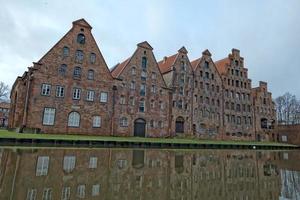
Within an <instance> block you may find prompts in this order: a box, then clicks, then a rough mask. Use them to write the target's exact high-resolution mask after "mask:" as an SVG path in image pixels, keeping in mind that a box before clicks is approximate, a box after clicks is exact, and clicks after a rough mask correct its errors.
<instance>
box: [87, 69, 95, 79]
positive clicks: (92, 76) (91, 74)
mask: <svg viewBox="0 0 300 200" xmlns="http://www.w3.org/2000/svg"><path fill="white" fill-rule="evenodd" d="M87 79H89V80H94V70H92V69H90V70H89V71H88V76H87Z"/></svg>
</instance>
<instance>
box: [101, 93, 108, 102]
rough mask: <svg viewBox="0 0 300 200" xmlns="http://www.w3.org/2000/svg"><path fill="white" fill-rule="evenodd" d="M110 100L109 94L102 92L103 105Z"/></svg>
mask: <svg viewBox="0 0 300 200" xmlns="http://www.w3.org/2000/svg"><path fill="white" fill-rule="evenodd" d="M107 99H108V94H107V92H101V93H100V102H101V103H106V102H107Z"/></svg>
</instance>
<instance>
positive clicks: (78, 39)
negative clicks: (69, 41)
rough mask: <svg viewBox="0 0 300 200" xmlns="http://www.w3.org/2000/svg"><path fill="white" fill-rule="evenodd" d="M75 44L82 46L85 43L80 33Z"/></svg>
mask: <svg viewBox="0 0 300 200" xmlns="http://www.w3.org/2000/svg"><path fill="white" fill-rule="evenodd" d="M77 43H79V44H84V43H85V36H84V35H83V34H82V33H79V34H78V35H77Z"/></svg>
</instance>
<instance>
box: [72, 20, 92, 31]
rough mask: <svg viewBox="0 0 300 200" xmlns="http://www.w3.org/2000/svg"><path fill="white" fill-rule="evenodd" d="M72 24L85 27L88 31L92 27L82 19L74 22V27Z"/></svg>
mask: <svg viewBox="0 0 300 200" xmlns="http://www.w3.org/2000/svg"><path fill="white" fill-rule="evenodd" d="M74 24H78V25H80V26H85V27H87V28H90V29H92V28H93V27H92V26H91V25H90V24H89V23H88V22H87V21H86V20H85V19H83V18H81V19H78V20H76V21H74V22H73V25H74Z"/></svg>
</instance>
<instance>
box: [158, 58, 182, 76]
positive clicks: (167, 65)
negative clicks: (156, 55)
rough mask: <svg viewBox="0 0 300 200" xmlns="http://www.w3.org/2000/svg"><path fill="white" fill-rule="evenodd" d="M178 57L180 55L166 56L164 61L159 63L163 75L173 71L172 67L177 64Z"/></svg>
mask: <svg viewBox="0 0 300 200" xmlns="http://www.w3.org/2000/svg"><path fill="white" fill-rule="evenodd" d="M177 56H178V53H176V54H174V55H172V56H169V57H167V56H165V57H164V59H163V60H161V61H159V62H158V66H159V69H160V72H161V73H162V74H165V73H167V72H170V71H172V66H173V65H174V64H175V61H176V58H177Z"/></svg>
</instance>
